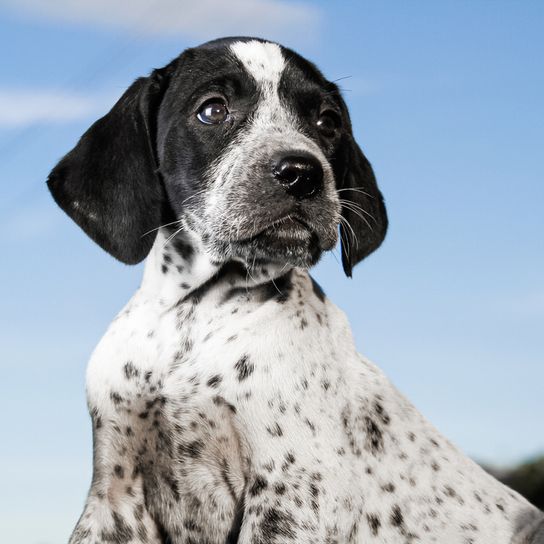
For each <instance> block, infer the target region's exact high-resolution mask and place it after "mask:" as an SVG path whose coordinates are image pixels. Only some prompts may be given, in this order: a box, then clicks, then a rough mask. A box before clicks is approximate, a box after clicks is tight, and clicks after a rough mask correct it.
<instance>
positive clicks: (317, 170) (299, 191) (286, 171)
mask: <svg viewBox="0 0 544 544" xmlns="http://www.w3.org/2000/svg"><path fill="white" fill-rule="evenodd" d="M273 173H274V177H275V178H276V179H277V180H278V181H279V182H280V183H281V185H282V186H283V187H284V189H285V190H286V191H287V194H290V195H292V196H294V197H295V198H300V199H303V198H310V197H312V196H315V195H316V194H317V193H319V191H321V188H322V187H323V168H321V164H320V163H319V161H318V160H317V159H315V158H314V157H312V156H303V155H288V156H282V157H280V158H279V159H278V160H277V162H276V163H275V164H274V167H273Z"/></svg>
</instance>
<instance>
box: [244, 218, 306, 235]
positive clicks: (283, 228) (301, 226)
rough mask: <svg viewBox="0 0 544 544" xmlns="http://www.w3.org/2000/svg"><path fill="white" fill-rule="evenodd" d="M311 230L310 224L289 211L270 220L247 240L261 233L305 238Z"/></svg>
mask: <svg viewBox="0 0 544 544" xmlns="http://www.w3.org/2000/svg"><path fill="white" fill-rule="evenodd" d="M312 232H313V229H312V227H311V225H309V224H308V223H307V222H306V221H305V220H304V219H301V218H300V217H299V216H298V215H295V214H292V213H291V214H287V215H284V216H282V217H280V218H279V219H276V220H274V221H272V222H270V223H269V224H268V225H266V226H265V227H263V228H262V229H261V230H260V231H259V232H258V233H257V234H255V235H254V236H252V237H251V238H249V239H248V240H254V239H255V238H258V237H260V236H263V235H264V236H272V237H274V238H279V239H286V240H306V239H307V238H308V237H310V236H311V233H312Z"/></svg>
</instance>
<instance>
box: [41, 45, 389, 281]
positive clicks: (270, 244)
mask: <svg viewBox="0 0 544 544" xmlns="http://www.w3.org/2000/svg"><path fill="white" fill-rule="evenodd" d="M48 185H49V189H50V190H51V192H52V194H53V196H54V198H55V200H56V201H57V203H58V204H59V205H60V206H61V207H62V208H63V209H64V210H65V211H66V212H67V213H68V215H70V217H72V218H73V219H74V220H75V221H76V223H78V225H79V226H80V227H81V228H83V230H84V231H85V232H86V233H87V234H88V235H89V236H90V237H91V238H92V239H93V240H95V241H96V242H97V243H98V244H100V246H102V247H103V248H104V249H105V250H106V251H108V252H109V253H111V254H112V255H113V256H114V257H116V258H117V259H119V260H121V261H123V262H125V263H129V264H134V263H137V262H139V261H141V260H142V259H143V258H144V257H145V256H146V255H147V253H148V252H149V250H150V248H151V245H152V243H153V240H154V237H155V233H156V229H157V228H158V227H159V226H161V225H164V224H166V223H173V224H174V225H175V226H176V227H179V228H182V229H188V230H190V231H192V233H193V234H195V235H197V236H198V237H199V238H200V240H201V241H202V245H203V247H204V248H206V251H207V252H208V253H209V255H210V257H212V258H213V259H214V260H215V261H219V262H224V261H228V260H232V259H234V260H242V261H244V262H245V263H246V264H249V265H251V264H252V263H254V262H261V263H262V262H265V261H266V262H270V263H276V264H290V265H294V266H310V265H312V264H314V263H315V262H316V261H317V260H318V258H319V256H320V255H321V253H322V252H323V251H326V250H330V249H332V248H333V247H334V245H335V244H336V242H337V232H338V226H339V225H340V235H341V242H342V263H343V266H344V270H345V272H346V274H348V275H351V270H352V268H353V266H354V265H355V264H356V263H357V262H359V261H360V260H361V259H363V258H364V257H366V256H367V255H368V254H369V253H371V252H372V251H373V250H374V249H376V248H377V247H378V246H379V245H380V244H381V242H382V240H383V238H384V236H385V232H386V229H387V216H386V212H385V207H384V204H383V199H382V195H381V193H380V191H379V190H378V187H377V185H376V180H375V178H374V174H373V172H372V168H371V166H370V164H369V162H368V161H367V159H366V158H365V156H364V155H363V153H362V152H361V150H360V148H359V147H358V145H357V144H356V143H355V141H354V139H353V135H352V130H351V124H350V119H349V115H348V111H347V108H346V105H345V103H344V101H343V100H342V97H341V96H340V92H339V90H338V88H337V86H336V85H335V84H334V83H331V82H329V81H327V80H326V79H325V78H324V77H323V75H322V74H321V73H320V72H319V70H318V69H317V68H316V67H315V66H314V65H313V64H311V63H310V62H308V61H307V60H305V59H303V58H302V57H300V56H299V55H297V54H296V53H294V52H293V51H291V50H289V49H286V48H284V47H282V46H280V45H278V44H276V43H272V42H267V41H263V40H258V39H250V38H228V39H221V40H215V41H213V42H209V43H206V44H204V45H201V46H200V47H196V48H194V49H189V50H187V51H185V52H184V53H183V54H181V55H180V56H179V57H178V58H176V59H175V60H174V61H172V62H171V63H170V64H169V65H167V66H166V67H164V68H162V69H159V70H154V71H153V72H152V73H151V75H150V76H149V77H146V78H140V79H138V80H136V81H135V82H134V83H133V84H132V86H131V87H130V88H129V89H128V90H127V91H126V92H125V94H124V95H123V96H122V97H121V98H120V100H119V101H118V102H117V103H116V104H115V106H114V107H113V108H112V110H111V111H110V112H109V113H108V114H107V115H106V116H104V117H102V118H101V119H99V120H98V121H97V122H96V123H95V124H94V125H92V126H91V128H90V129H89V130H88V131H87V132H86V133H85V134H84V135H83V137H82V138H81V140H80V141H79V143H78V144H77V145H76V147H75V148H74V149H73V150H72V151H70V153H68V154H67V155H66V156H65V157H64V158H63V159H62V160H61V161H60V163H59V164H58V165H57V166H56V167H55V168H54V169H53V171H52V173H51V175H50V177H49V180H48Z"/></svg>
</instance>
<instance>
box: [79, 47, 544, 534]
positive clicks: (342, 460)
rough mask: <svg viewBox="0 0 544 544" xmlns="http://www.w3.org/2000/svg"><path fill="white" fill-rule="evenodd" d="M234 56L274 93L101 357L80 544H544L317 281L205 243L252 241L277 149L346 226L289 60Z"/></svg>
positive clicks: (275, 51) (162, 240)
mask: <svg viewBox="0 0 544 544" xmlns="http://www.w3.org/2000/svg"><path fill="white" fill-rule="evenodd" d="M230 53H231V54H232V55H235V56H236V57H237V58H238V59H239V61H240V62H241V63H242V64H243V65H244V66H245V68H246V69H247V71H248V72H249V73H250V74H251V75H252V77H253V78H254V79H255V81H256V82H257V84H258V86H259V89H260V90H261V96H260V101H259V103H258V105H257V107H256V110H255V113H254V115H253V119H252V121H251V122H250V123H248V126H247V127H246V128H245V129H244V131H242V132H241V133H240V134H239V135H238V136H237V137H236V139H235V140H234V141H233V142H231V145H229V146H228V147H227V149H225V151H224V153H222V154H221V157H220V158H219V160H218V161H217V163H216V164H213V165H209V166H210V168H209V173H208V176H207V178H208V179H207V181H208V182H210V183H209V185H207V186H206V188H205V190H203V191H202V192H203V193H204V198H205V201H206V203H207V204H206V210H205V213H203V214H202V217H200V216H199V214H198V210H197V208H194V209H192V208H191V206H187V210H186V213H185V215H184V217H183V218H181V220H180V222H178V223H177V224H176V225H175V226H176V227H181V228H180V229H179V230H169V229H168V228H162V229H161V230H160V231H159V234H158V236H157V238H156V240H155V243H154V245H153V247H152V249H151V252H150V254H149V256H148V258H147V262H146V266H145V272H144V277H143V282H142V285H141V287H140V288H139V289H138V291H137V292H136V294H135V295H134V296H133V298H132V299H131V300H130V301H129V303H128V304H127V306H126V307H125V308H124V309H123V310H122V311H121V313H120V314H119V315H118V316H117V318H116V319H115V320H114V322H113V323H112V324H111V326H110V327H109V329H108V330H107V332H106V334H105V335H104V337H103V338H102V340H101V341H100V343H99V345H98V346H97V348H96V349H95V351H94V353H93V355H92V358H91V361H90V363H89V366H88V372H87V397H88V404H89V408H90V412H91V415H92V419H93V431H94V474H93V482H92V485H91V489H90V492H89V496H88V499H87V502H86V505H85V509H84V512H83V514H82V516H81V518H80V520H79V522H78V524H77V526H76V529H75V531H74V533H73V535H72V537H71V540H70V543H71V544H96V543H104V544H108V543H111V544H195V543H199V544H235V543H238V544H279V543H299V544H310V543H311V544H317V543H320V544H321V543H322V544H344V543H361V544H363V543H364V544H371V543H376V544H378V543H381V544H393V543H394V544H399V543H420V544H431V543H440V544H444V543H447V544H542V543H543V542H544V521H543V516H542V513H541V512H539V511H538V510H537V509H536V508H534V507H533V506H531V505H530V504H529V503H528V502H527V501H526V500H525V499H523V498H522V497H521V496H520V495H518V494H517V493H515V492H514V491H512V490H510V489H508V488H507V487H505V486H503V485H502V484H500V483H499V482H498V481H496V480H495V479H494V478H492V477H491V476H490V475H489V474H487V473H486V472H484V471H483V470H482V469H481V468H480V467H479V466H477V465H476V464H475V463H474V462H473V461H471V460H470V459H469V458H467V457H466V456H465V455H464V454H463V453H461V452H460V451H459V450H458V449H457V448H456V447H455V446H453V445H452V444H451V443H450V442H449V441H448V440H446V439H445V438H444V437H443V436H442V435H441V434H440V433H439V432H438V431H437V430H436V429H435V428H434V427H433V426H432V425H431V424H430V423H429V422H428V421H427V420H426V419H425V418H424V417H423V416H422V415H421V414H420V413H419V412H418V411H417V410H416V409H415V408H414V407H413V406H412V405H411V404H410V403H409V402H408V401H407V400H406V399H405V398H404V397H403V396H402V394H400V393H399V392H398V391H397V390H396V389H395V388H394V387H393V386H392V385H391V383H390V382H389V380H388V379H387V378H386V377H385V376H384V374H383V373H382V372H381V371H380V370H379V368H377V367H376V366H375V365H373V364H372V363H371V362H369V361H368V360H366V359H365V358H363V357H362V356H360V355H359V354H358V353H357V351H356V349H355V346H354V342H353V338H352V334H351V331H350V327H349V324H348V322H347V320H346V317H345V316H344V314H343V313H342V312H341V311H340V310H339V309H338V308H337V307H336V306H335V305H334V304H333V303H332V302H331V301H330V300H329V299H327V298H326V296H325V295H324V293H323V292H322V291H321V289H320V287H319V286H318V285H317V284H316V283H315V282H313V280H312V279H311V277H310V276H309V274H308V272H307V271H306V270H305V269H302V268H298V267H296V266H292V265H289V264H285V265H283V266H282V265H280V264H276V265H274V266H271V265H269V264H262V263H260V264H259V263H254V262H240V260H236V259H234V260H233V261H228V262H225V259H223V260H220V259H219V258H218V252H217V251H215V250H214V247H213V244H211V243H210V241H209V238H210V237H211V238H213V237H214V236H215V238H217V237H220V236H224V238H225V239H227V240H228V239H229V238H236V237H237V236H239V235H243V236H247V234H248V232H249V233H251V220H252V214H253V215H255V206H256V203H255V202H254V201H251V199H250V196H251V195H252V196H253V197H254V196H255V195H256V194H258V193H255V192H253V193H252V192H251V190H252V188H251V184H249V183H248V181H251V179H250V176H251V173H252V171H253V166H254V164H255V162H254V161H257V160H262V159H263V157H266V156H268V155H269V154H270V152H271V150H279V151H282V152H283V151H287V150H289V149H293V148H294V149H298V150H304V151H308V152H311V153H312V154H314V155H315V156H316V157H318V158H319V161H320V162H321V164H322V167H323V170H324V189H323V191H324V195H325V196H324V198H323V200H322V203H323V206H322V208H323V210H322V211H321V212H320V213H319V214H314V215H319V216H320V217H318V218H316V219H315V220H316V221H322V222H323V223H324V224H327V225H328V226H329V228H330V230H331V231H334V234H331V235H330V239H328V240H326V241H325V242H323V243H324V244H325V245H327V244H328V245H331V244H332V245H333V244H334V241H335V236H336V234H335V232H336V226H337V223H338V216H339V209H338V208H339V204H338V197H337V194H336V191H335V185H334V178H333V175H332V171H331V167H330V165H329V162H328V161H327V160H326V158H325V156H324V154H323V152H322V150H321V148H320V147H319V146H318V145H317V144H316V143H315V142H314V141H313V140H312V139H310V138H309V137H307V136H306V135H304V134H302V133H301V131H300V130H299V127H298V124H297V123H298V122H297V115H296V112H292V111H289V110H288V109H287V107H286V105H285V104H283V103H282V101H281V99H280V96H279V93H278V87H279V83H280V80H281V77H282V74H283V73H284V70H285V59H284V56H283V54H282V50H281V48H280V47H279V46H277V45H275V44H270V43H261V42H258V41H249V42H247V41H245V42H239V43H234V44H233V45H231V46H230ZM235 113H236V112H235ZM243 161H245V162H243ZM259 181H260V180H255V183H257V182H259ZM278 206H279V204H278ZM263 209H264V208H263ZM262 213H265V212H262ZM274 213H275V210H274V209H272V210H271V211H270V214H271V215H270V217H269V218H268V219H274ZM227 219H228V221H227ZM248 224H249V226H248ZM281 228H282V227H281V226H278V229H279V232H280V233H281ZM222 229H223V230H222ZM323 232H326V229H325V228H323ZM212 235H213V236H212ZM205 236H208V239H207V240H206V239H205ZM331 247H332V246H331ZM325 249H327V248H325ZM226 255H227V257H228V254H226ZM222 256H223V257H224V256H225V253H223V254H222Z"/></svg>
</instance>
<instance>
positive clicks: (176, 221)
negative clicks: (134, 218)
mask: <svg viewBox="0 0 544 544" xmlns="http://www.w3.org/2000/svg"><path fill="white" fill-rule="evenodd" d="M176 223H181V219H176V220H175V221H172V222H171V223H165V224H164V225H160V226H158V227H155V228H154V229H151V230H148V231H147V232H144V233H143V234H142V236H141V238H143V237H144V236H147V235H148V234H151V233H152V232H155V231H157V230H159V229H162V228H164V227H169V226H170V225H175V224H176Z"/></svg>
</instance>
